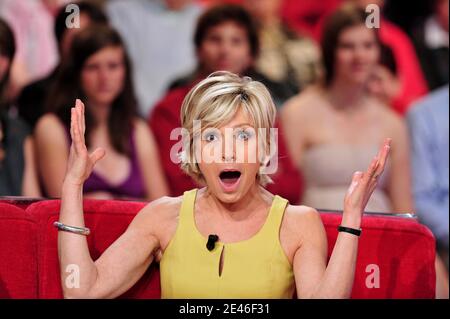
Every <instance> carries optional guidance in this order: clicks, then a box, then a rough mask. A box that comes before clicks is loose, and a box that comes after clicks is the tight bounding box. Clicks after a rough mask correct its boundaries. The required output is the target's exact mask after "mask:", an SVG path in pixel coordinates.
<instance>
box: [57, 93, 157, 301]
mask: <svg viewBox="0 0 450 319" xmlns="http://www.w3.org/2000/svg"><path fill="white" fill-rule="evenodd" d="M71 112H72V113H71V116H72V122H71V137H72V145H71V148H70V156H69V161H68V165H67V172H66V175H65V178H64V183H63V187H62V197H61V211H60V222H62V223H63V224H66V225H70V226H76V227H84V218H83V202H82V199H83V196H82V188H83V183H84V181H85V180H86V179H87V178H88V177H89V175H90V173H91V172H92V169H93V167H94V165H95V163H96V162H97V161H99V160H100V159H101V158H102V157H103V156H104V155H105V152H104V150H102V149H100V148H98V149H96V150H95V151H94V152H93V153H92V154H88V152H87V149H86V145H85V141H84V131H85V124H84V105H83V104H82V103H81V102H80V101H79V100H77V104H76V107H75V108H72V110H71ZM155 206H157V203H152V204H149V205H148V206H147V207H146V208H144V209H143V210H142V211H141V212H139V213H138V215H137V216H136V217H135V219H134V220H133V221H132V223H131V224H130V226H129V227H128V229H127V230H126V232H125V233H124V234H123V235H122V236H120V237H119V238H118V239H117V240H116V241H115V242H114V243H113V244H112V245H111V246H110V247H109V248H108V249H107V250H106V251H105V252H104V253H103V254H102V255H101V257H100V258H99V259H98V260H97V261H95V262H94V261H93V260H92V258H91V256H90V254H89V249H88V244H87V240H86V237H85V236H83V235H79V234H74V233H69V232H64V231H60V232H59V233H58V255H59V262H60V269H61V282H62V288H63V293H64V297H66V298H113V297H116V296H119V295H120V294H122V293H123V292H125V291H126V290H128V289H129V288H130V287H131V286H132V285H133V284H134V283H135V282H136V281H137V280H138V279H139V278H140V277H141V276H142V274H143V273H144V272H145V270H146V269H147V267H148V266H149V265H150V263H151V262H152V260H153V251H154V250H156V249H157V248H158V247H159V241H158V239H157V237H156V236H155V234H154V231H153V230H152V225H157V221H156V222H154V221H153V219H155V218H157V216H159V214H155V213H152V212H153V211H155ZM73 265H74V266H75V267H77V268H78V273H79V282H78V283H79V285H78V286H76V285H73V286H72V285H66V279H67V277H68V276H69V275H70V273H67V272H66V269H68V266H72V267H73Z"/></svg>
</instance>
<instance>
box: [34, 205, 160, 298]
mask: <svg viewBox="0 0 450 319" xmlns="http://www.w3.org/2000/svg"><path fill="white" fill-rule="evenodd" d="M144 205H145V203H138V202H126V201H104V200H85V201H84V218H85V224H86V227H89V228H90V229H91V234H90V235H89V236H88V237H87V239H88V245H89V250H90V253H91V256H92V258H93V259H94V260H96V259H97V258H98V257H99V256H100V255H101V254H102V253H103V251H105V250H106V248H108V247H109V246H110V245H111V244H112V243H113V242H114V241H115V240H116V239H117V238H118V237H119V236H120V235H121V234H122V233H123V232H125V230H126V228H127V227H128V225H129V223H130V222H131V220H132V219H133V217H134V216H135V215H136V213H137V212H138V211H139V210H140V209H141V208H142V207H144ZM59 209H60V201H59V200H51V201H43V202H38V203H34V204H32V205H30V206H29V207H28V208H27V212H28V213H29V214H30V215H33V216H34V217H35V218H36V220H37V221H38V224H39V227H38V230H37V238H38V245H37V246H38V255H37V262H38V269H39V272H38V287H39V293H38V294H39V298H45V299H47V298H62V297H63V294H62V288H61V280H60V268H59V261H58V250H57V248H58V247H57V236H58V232H57V230H56V229H55V227H54V226H53V223H54V222H55V221H57V220H58V216H59ZM121 298H146V299H155V298H160V283H159V270H158V267H156V266H152V267H150V268H149V270H148V271H147V272H146V273H145V274H144V276H143V277H142V278H141V279H140V280H139V281H138V282H137V283H136V284H135V285H134V286H133V287H132V288H131V289H130V290H129V291H128V292H126V293H125V294H124V295H122V296H121Z"/></svg>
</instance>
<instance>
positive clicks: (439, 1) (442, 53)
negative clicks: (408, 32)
mask: <svg viewBox="0 0 450 319" xmlns="http://www.w3.org/2000/svg"><path fill="white" fill-rule="evenodd" d="M432 2H433V9H434V10H433V11H434V13H433V15H431V16H430V17H429V18H428V19H427V20H426V21H425V22H424V23H423V24H422V25H421V26H420V27H418V28H417V29H416V30H415V32H414V37H413V39H414V44H415V46H416V50H417V54H418V56H419V60H420V64H421V66H422V70H423V72H424V74H425V78H426V79H427V82H428V86H429V88H430V89H431V90H434V89H436V88H439V87H441V86H443V85H445V84H448V72H449V71H448V56H449V45H448V9H449V8H448V2H449V1H448V0H433V1H432Z"/></svg>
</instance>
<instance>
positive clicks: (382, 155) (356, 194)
mask: <svg viewBox="0 0 450 319" xmlns="http://www.w3.org/2000/svg"><path fill="white" fill-rule="evenodd" d="M390 147H391V139H390V138H388V139H386V140H385V142H384V144H383V146H382V147H381V148H380V150H379V152H378V154H377V156H376V157H375V158H374V159H373V160H372V162H371V163H370V165H369V167H368V169H367V171H365V172H356V173H354V174H353V178H352V182H351V184H350V187H349V189H348V191H347V194H346V195H345V199H344V219H350V220H352V221H353V220H358V221H359V220H360V219H361V216H362V214H363V212H364V209H365V207H366V205H367V202H368V201H369V199H370V196H371V195H372V193H373V191H374V190H375V188H376V187H377V182H378V178H379V177H380V175H381V174H382V173H383V171H384V167H385V166H386V160H387V157H388V154H389V150H390Z"/></svg>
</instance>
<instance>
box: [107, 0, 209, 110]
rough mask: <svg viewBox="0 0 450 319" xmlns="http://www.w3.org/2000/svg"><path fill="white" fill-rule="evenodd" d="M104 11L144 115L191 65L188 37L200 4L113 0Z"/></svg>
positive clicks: (177, 0)
mask: <svg viewBox="0 0 450 319" xmlns="http://www.w3.org/2000/svg"><path fill="white" fill-rule="evenodd" d="M106 11H107V14H108V15H109V17H110V19H111V23H112V24H113V25H114V26H115V27H116V28H117V30H118V31H119V32H120V33H121V35H122V37H123V39H124V41H125V44H126V46H127V49H128V51H129V53H130V58H131V61H132V63H133V67H134V70H135V72H134V81H135V84H136V95H137V98H138V102H139V111H140V113H141V115H143V116H147V115H148V114H149V112H150V111H151V107H152V106H153V105H155V103H156V102H157V101H158V100H159V99H160V98H161V97H162V96H163V95H164V93H165V92H166V90H167V87H168V85H169V82H170V81H171V80H173V79H174V78H175V77H177V76H180V75H182V74H185V73H186V72H188V71H189V70H190V69H192V68H193V67H194V65H195V55H194V49H193V46H192V41H191V39H192V35H193V33H194V27H195V22H196V21H197V18H198V16H199V15H200V13H201V12H202V7H201V6H200V5H199V4H197V3H196V2H193V1H191V0H133V1H129V0H127V1H125V0H113V1H109V2H108V3H107V4H106Z"/></svg>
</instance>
